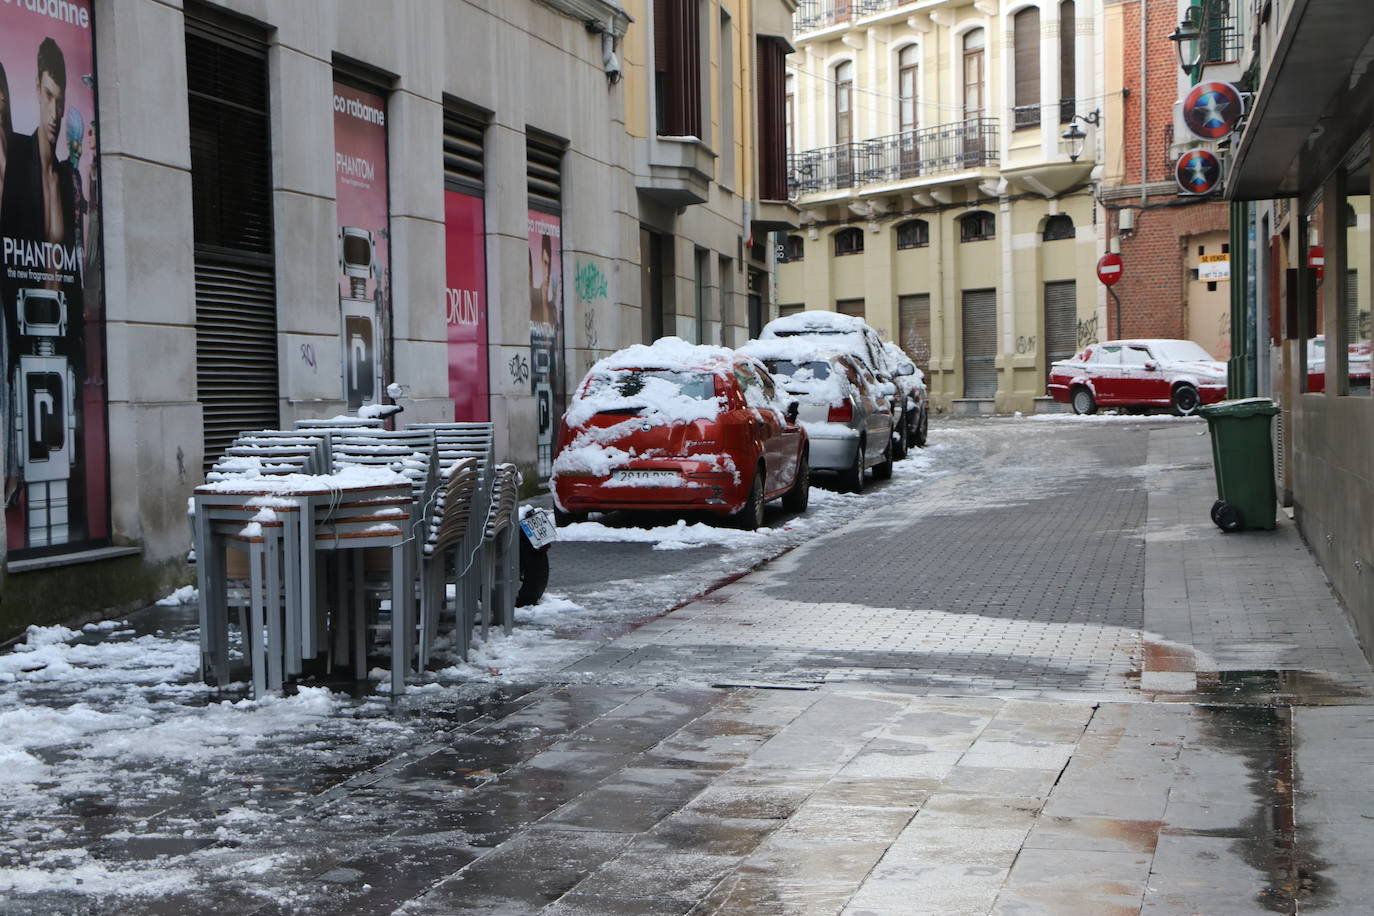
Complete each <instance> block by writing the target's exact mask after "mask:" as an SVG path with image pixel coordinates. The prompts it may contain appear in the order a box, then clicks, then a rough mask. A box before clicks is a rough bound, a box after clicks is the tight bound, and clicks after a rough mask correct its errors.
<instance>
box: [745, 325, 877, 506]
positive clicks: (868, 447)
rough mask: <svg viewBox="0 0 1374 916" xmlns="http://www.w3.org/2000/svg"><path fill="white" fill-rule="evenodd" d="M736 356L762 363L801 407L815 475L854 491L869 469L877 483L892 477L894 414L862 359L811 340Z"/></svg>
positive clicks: (756, 345)
mask: <svg viewBox="0 0 1374 916" xmlns="http://www.w3.org/2000/svg"><path fill="white" fill-rule="evenodd" d="M736 352H738V353H741V354H744V355H746V356H752V357H754V358H755V359H758V360H761V361H762V362H763V364H764V365H765V366H767V367H768V370H769V371H770V372H772V373H773V377H774V378H775V379H776V380H777V382H778V384H779V385H781V386H782V388H783V389H784V390H786V392H787V395H788V397H790V398H793V399H795V400H796V401H797V402H798V403H799V404H800V410H799V413H798V420H799V421H800V422H801V424H802V426H804V427H805V428H806V436H807V439H808V440H810V443H811V469H812V470H813V471H828V472H832V473H834V474H837V475H838V476H839V482H840V486H841V487H843V488H844V489H846V490H849V491H851V492H854V493H857V492H859V491H860V490H862V489H863V487H864V472H865V471H866V470H868V469H869V468H872V469H873V479H874V480H887V479H888V478H890V477H891V476H892V448H893V444H892V412H891V411H890V410H889V409H887V407H886V406H884V403H883V402H884V401H885V400H886V399H882V398H879V397H877V395H876V392H875V391H874V386H875V385H876V384H877V380H876V379H875V378H874V377H873V375H872V374H871V373H869V372H868V371H867V370H866V369H865V368H864V367H863V365H862V364H861V363H860V362H859V361H858V360H857V359H855V358H854V357H853V356H850V355H848V354H846V353H836V352H835V351H833V350H831V349H830V348H828V347H826V346H825V345H824V343H818V342H817V341H816V340H815V339H813V338H810V337H783V338H774V339H772V340H752V341H750V342H749V343H747V344H745V345H744V346H742V347H740V348H739V350H737V351H736Z"/></svg>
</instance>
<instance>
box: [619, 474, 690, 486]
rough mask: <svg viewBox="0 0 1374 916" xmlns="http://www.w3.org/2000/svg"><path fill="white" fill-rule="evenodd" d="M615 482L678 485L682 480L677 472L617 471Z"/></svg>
mask: <svg viewBox="0 0 1374 916" xmlns="http://www.w3.org/2000/svg"><path fill="white" fill-rule="evenodd" d="M614 479H615V480H623V481H625V482H626V483H665V484H671V483H677V482H678V481H679V480H681V477H680V476H679V475H678V472H677V471H616V472H615V478H614Z"/></svg>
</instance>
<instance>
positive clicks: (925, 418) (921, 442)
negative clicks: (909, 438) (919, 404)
mask: <svg viewBox="0 0 1374 916" xmlns="http://www.w3.org/2000/svg"><path fill="white" fill-rule="evenodd" d="M929 433H930V408H929V407H923V408H921V422H920V423H918V424H917V425H916V438H915V440H913V441H914V442H915V445H916V447H917V448H925V447H926V439H927V438H928V437H929Z"/></svg>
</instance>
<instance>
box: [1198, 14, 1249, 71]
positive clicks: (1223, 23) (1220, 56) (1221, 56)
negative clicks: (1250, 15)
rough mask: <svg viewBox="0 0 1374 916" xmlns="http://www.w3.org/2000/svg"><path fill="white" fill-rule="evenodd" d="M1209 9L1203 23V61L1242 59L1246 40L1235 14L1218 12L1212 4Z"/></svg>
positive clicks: (1210, 62)
mask: <svg viewBox="0 0 1374 916" xmlns="http://www.w3.org/2000/svg"><path fill="white" fill-rule="evenodd" d="M1207 10H1208V12H1207V15H1206V20H1205V22H1204V24H1203V38H1204V45H1203V53H1204V58H1203V63H1207V64H1221V63H1226V62H1228V61H1233V60H1240V55H1241V51H1242V50H1244V46H1245V41H1244V36H1243V35H1241V33H1240V26H1239V23H1237V21H1236V17H1235V15H1234V14H1225V13H1221V12H1218V11H1216V10H1215V9H1214V8H1213V7H1210V6H1209V7H1207Z"/></svg>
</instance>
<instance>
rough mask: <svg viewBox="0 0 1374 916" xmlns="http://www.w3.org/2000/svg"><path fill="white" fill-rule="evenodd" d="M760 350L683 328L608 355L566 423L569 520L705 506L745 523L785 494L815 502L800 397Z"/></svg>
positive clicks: (791, 507) (561, 490) (562, 435)
mask: <svg viewBox="0 0 1374 916" xmlns="http://www.w3.org/2000/svg"><path fill="white" fill-rule="evenodd" d="M784 398H785V395H784V394H783V393H782V392H780V391H779V390H778V389H777V387H776V386H775V385H774V383H773V378H772V376H771V375H770V374H769V372H768V369H767V368H766V367H765V366H764V365H763V364H762V363H761V362H759V361H758V360H756V359H753V358H751V357H748V356H743V355H740V354H738V353H735V352H733V351H731V350H727V349H724V348H721V347H703V346H695V345H692V344H689V343H687V342H686V341H683V340H681V339H679V338H677V337H668V338H664V339H662V340H658V341H655V342H654V343H653V344H652V345H650V346H644V345H642V344H636V345H635V346H632V347H629V348H627V349H625V350H621V351H620V352H618V353H615V354H613V355H611V356H609V357H607V358H606V359H603V360H601V361H600V362H598V363H597V364H596V365H594V366H593V367H592V368H591V371H590V372H588V373H587V376H586V378H584V379H583V380H582V383H581V384H580V385H578V387H577V392H576V394H575V395H574V397H573V400H572V403H571V404H570V405H569V406H568V410H567V413H566V414H564V416H563V421H562V424H561V428H560V429H559V438H558V443H559V447H558V454H557V455H556V456H555V458H554V462H553V495H554V502H555V506H556V508H557V511H558V516H559V521H560V522H561V523H564V524H566V523H568V522H571V521H574V520H577V519H580V518H581V517H584V516H585V515H586V513H588V512H607V511H614V510H634V509H645V510H660V511H662V510H668V511H674V510H681V511H705V512H711V513H715V514H717V515H725V516H731V517H732V518H733V519H734V521H735V522H736V524H738V525H739V526H740V527H742V528H746V529H750V530H752V529H754V528H757V527H759V526H760V525H762V524H763V506H764V503H766V502H767V501H769V500H772V499H777V498H779V497H781V498H782V500H783V505H784V507H785V508H786V509H787V510H788V511H791V512H801V511H804V510H805V509H806V504H807V500H808V497H809V494H810V486H811V472H810V467H809V463H808V456H807V452H808V443H807V438H806V432H805V430H803V429H802V427H801V426H800V425H799V424H798V423H797V407H798V405H797V403H796V402H795V401H793V402H790V403H788V402H786V401H785V400H784Z"/></svg>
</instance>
